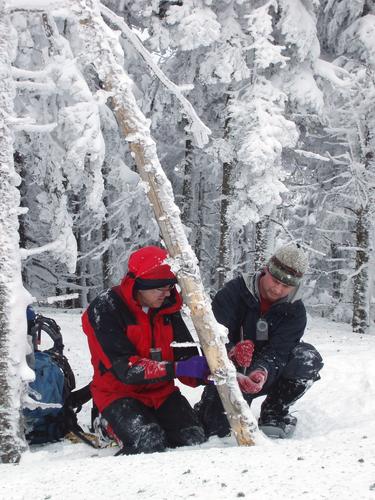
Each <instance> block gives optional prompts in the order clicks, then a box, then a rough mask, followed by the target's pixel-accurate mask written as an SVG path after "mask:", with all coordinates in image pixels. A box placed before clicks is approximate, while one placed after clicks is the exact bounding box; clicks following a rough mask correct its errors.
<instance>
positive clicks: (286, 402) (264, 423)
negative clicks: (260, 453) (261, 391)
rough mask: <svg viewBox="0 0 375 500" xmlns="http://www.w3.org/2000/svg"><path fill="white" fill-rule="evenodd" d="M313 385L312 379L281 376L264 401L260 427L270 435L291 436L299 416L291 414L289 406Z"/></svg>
mask: <svg viewBox="0 0 375 500" xmlns="http://www.w3.org/2000/svg"><path fill="white" fill-rule="evenodd" d="M311 385H312V380H306V379H294V380H293V379H285V378H280V379H279V380H278V381H277V382H276V383H275V385H274V386H273V387H272V388H271V390H270V392H269V393H268V396H267V398H266V399H265V400H264V401H263V403H262V406H261V413H260V418H259V422H258V423H259V428H260V429H261V430H262V431H263V432H264V433H265V434H266V435H267V436H269V437H276V438H287V437H291V436H292V435H293V433H294V431H295V428H296V425H297V418H296V417H294V416H293V415H290V413H289V408H290V406H291V405H292V404H293V403H295V402H296V401H297V399H299V398H300V397H301V396H303V394H304V393H305V392H306V391H307V389H309V387H311Z"/></svg>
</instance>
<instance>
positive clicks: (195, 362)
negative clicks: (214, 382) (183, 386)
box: [175, 356, 210, 380]
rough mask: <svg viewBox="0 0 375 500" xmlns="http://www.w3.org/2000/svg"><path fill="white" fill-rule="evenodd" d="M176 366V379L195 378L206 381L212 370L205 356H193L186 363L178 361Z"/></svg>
mask: <svg viewBox="0 0 375 500" xmlns="http://www.w3.org/2000/svg"><path fill="white" fill-rule="evenodd" d="M175 365H176V368H175V373H176V377H195V378H201V379H203V380H204V379H206V378H207V376H208V375H209V374H210V369H209V368H208V364H207V360H206V358H205V357H204V356H193V357H191V358H189V359H186V360H185V361H177V363H176V364H175Z"/></svg>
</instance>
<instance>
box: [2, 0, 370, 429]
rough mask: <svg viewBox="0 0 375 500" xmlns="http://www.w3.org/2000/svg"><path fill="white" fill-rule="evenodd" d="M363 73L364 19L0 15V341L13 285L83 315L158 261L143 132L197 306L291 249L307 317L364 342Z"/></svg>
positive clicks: (27, 5)
mask: <svg viewBox="0 0 375 500" xmlns="http://www.w3.org/2000/svg"><path fill="white" fill-rule="evenodd" d="M374 68H375V2H373V0H269V1H264V0H253V1H246V0H217V1H212V0H176V1H165V0H163V1H157V0H132V1H127V0H103V1H102V2H101V3H99V2H98V1H97V0H80V1H75V0H65V1H58V2H57V1H53V0H0V180H1V182H0V184H1V185H0V208H1V215H0V225H1V228H0V263H1V264H0V265H1V267H0V274H1V276H0V297H1V300H0V302H1V304H0V318H1V319H2V321H5V320H4V318H6V315H7V311H6V309H7V307H8V305H9V300H8V299H9V297H7V293H8V292H7V284H8V283H9V282H11V283H12V286H14V287H15V288H17V290H18V295H17V294H15V295H14V296H16V297H17V299H18V301H19V305H21V306H22V310H24V306H26V304H27V303H30V302H35V303H38V302H39V303H41V304H43V303H46V302H48V298H49V297H52V298H53V297H56V296H67V300H65V301H60V302H59V303H58V304H59V306H61V307H64V308H84V307H86V306H87V304H88V303H89V302H90V301H91V300H92V299H93V298H94V297H95V296H96V295H97V294H98V293H99V292H100V291H101V290H103V289H105V288H108V287H110V286H112V285H114V284H117V283H118V282H119V280H120V279H121V278H122V276H123V274H124V271H125V270H126V264H127V260H128V256H129V254H130V253H131V252H132V251H134V250H135V249H137V248H139V247H141V246H143V245H148V244H160V241H161V237H160V233H159V231H160V230H159V226H158V224H157V221H156V219H155V216H154V214H153V211H152V209H151V206H150V203H149V201H148V197H147V185H146V184H145V182H144V180H142V178H141V176H140V175H139V173H138V172H137V166H136V161H135V156H136V153H135V152H134V148H132V145H133V146H134V145H135V147H136V145H137V141H138V140H139V137H138V134H140V133H141V131H144V130H145V129H149V130H150V140H151V137H152V139H153V140H154V141H155V144H156V149H157V158H158V159H159V161H160V164H161V166H162V168H163V170H164V172H165V174H166V176H167V178H168V180H169V181H170V183H171V187H172V191H173V195H174V199H175V202H176V203H177V205H178V207H179V210H180V215H181V220H182V223H183V226H184V230H185V234H186V236H187V237H188V240H189V243H190V245H191V247H192V249H193V250H194V252H195V255H196V257H197V259H198V262H199V268H200V272H201V275H202V278H203V282H204V286H205V289H206V290H207V291H208V292H209V293H212V294H213V293H215V292H216V291H217V290H218V289H219V288H220V287H221V286H222V285H223V283H224V282H225V281H227V280H228V279H230V278H232V277H233V276H235V275H237V274H238V273H250V272H253V271H254V270H255V269H258V268H259V267H261V266H262V265H263V264H264V263H265V262H266V261H267V258H268V257H269V256H270V255H271V254H272V251H273V250H274V249H275V247H277V246H278V245H279V244H281V243H285V242H288V241H294V242H296V243H299V244H301V245H302V247H303V248H304V249H306V250H307V252H308V254H309V259H310V266H309V271H308V273H307V277H306V279H305V283H304V300H305V303H306V305H307V308H308V310H309V313H310V314H311V315H314V316H321V317H324V318H329V319H331V320H334V321H342V322H346V323H348V324H350V325H351V329H352V331H353V332H354V333H356V334H368V333H370V326H371V325H372V324H373V322H374V318H375V314H374V311H373V303H374V302H375V293H374V282H373V273H372V269H373V266H374V257H375V256H374V252H373V241H374V225H375V218H374V213H373V212H374V198H375V192H374V189H375V157H374V146H375V138H374V132H375V78H374V76H375V73H374ZM121 89H123V92H124V94H127V93H129V90H128V89H131V91H132V93H133V95H134V98H135V99H134V103H136V104H134V106H135V105H136V106H138V107H139V112H138V111H137V113H138V115H137V120H134V127H133V128H131V127H130V128H129V126H124V121H126V119H124V117H123V115H124V109H123V108H122V107H121V102H119V98H118V95H119V92H121ZM139 116H141V119H139ZM17 273H18V274H17ZM18 275H19V278H17V276H18ZM23 287H24V289H25V290H24V292H22V290H23ZM71 297H73V298H71ZM7 300H8V302H7ZM51 301H53V299H51ZM20 310H21V308H20ZM5 323H6V321H5ZM5 333H6V332H5ZM5 337H6V335H5V336H4V338H5ZM4 338H3V337H1V338H0V347H1V346H4V345H5V344H4ZM18 355H19V356H23V355H24V352H21V353H19V354H18ZM6 369H7V366H6V363H5V364H4V363H2V364H1V363H0V375H1V373H4V370H6ZM0 420H1V419H0ZM0 423H1V422H0Z"/></svg>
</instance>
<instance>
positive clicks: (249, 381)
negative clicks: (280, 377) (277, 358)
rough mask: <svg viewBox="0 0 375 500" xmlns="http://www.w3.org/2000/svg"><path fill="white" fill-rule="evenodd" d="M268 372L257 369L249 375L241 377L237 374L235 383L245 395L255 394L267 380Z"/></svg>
mask: <svg viewBox="0 0 375 500" xmlns="http://www.w3.org/2000/svg"><path fill="white" fill-rule="evenodd" d="M267 376H268V372H267V370H266V369H264V368H258V369H257V370H254V371H252V372H250V373H249V375H242V374H241V373H237V382H238V385H239V386H240V389H241V391H242V392H244V393H245V394H257V393H258V392H260V391H261V390H262V389H263V386H264V384H265V382H266V380H267Z"/></svg>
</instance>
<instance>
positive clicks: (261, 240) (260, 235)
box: [254, 217, 270, 269]
mask: <svg viewBox="0 0 375 500" xmlns="http://www.w3.org/2000/svg"><path fill="white" fill-rule="evenodd" d="M269 231H270V218H269V217H264V219H262V220H260V221H259V222H257V223H256V224H255V258H254V265H255V269H261V268H262V267H264V265H265V264H266V261H267V258H268V257H269V248H268V247H269Z"/></svg>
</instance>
